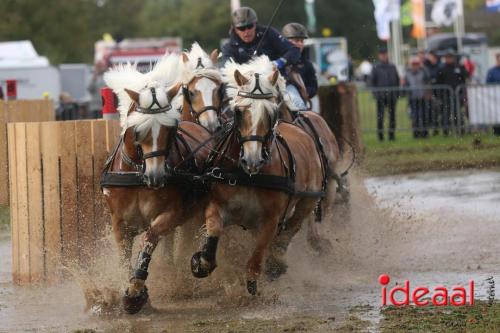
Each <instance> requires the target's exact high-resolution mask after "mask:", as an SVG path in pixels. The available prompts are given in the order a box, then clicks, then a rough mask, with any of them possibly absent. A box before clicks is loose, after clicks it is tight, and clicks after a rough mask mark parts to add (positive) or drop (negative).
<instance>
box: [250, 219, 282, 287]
mask: <svg viewBox="0 0 500 333" xmlns="http://www.w3.org/2000/svg"><path fill="white" fill-rule="evenodd" d="M266 215H267V214H266ZM279 218H280V216H279V215H275V216H272V218H266V219H265V220H264V222H263V223H262V224H261V226H260V232H259V234H258V236H257V245H256V247H255V250H254V251H253V254H252V256H251V257H250V260H248V263H247V290H248V292H249V293H250V294H251V295H256V294H257V279H258V278H259V276H260V273H261V271H262V260H263V258H264V255H265V253H266V252H267V250H268V249H269V246H270V244H271V242H272V241H273V239H274V238H275V237H276V231H277V230H278V222H279Z"/></svg>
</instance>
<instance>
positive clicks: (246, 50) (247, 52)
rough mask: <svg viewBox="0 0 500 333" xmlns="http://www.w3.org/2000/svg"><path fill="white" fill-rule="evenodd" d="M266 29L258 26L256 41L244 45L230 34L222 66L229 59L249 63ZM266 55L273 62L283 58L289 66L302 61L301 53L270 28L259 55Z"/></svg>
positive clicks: (233, 34) (224, 49)
mask: <svg viewBox="0 0 500 333" xmlns="http://www.w3.org/2000/svg"><path fill="white" fill-rule="evenodd" d="M265 30H266V27H264V26H261V25H257V31H256V36H255V39H254V40H253V41H252V42H251V43H248V44H247V43H244V42H243V41H242V40H241V39H240V38H239V37H238V35H236V33H235V32H234V31H232V30H231V32H230V34H229V37H230V38H229V42H228V43H226V44H225V45H224V46H223V47H222V60H221V66H224V64H225V63H226V61H228V60H229V58H233V59H234V61H236V62H237V63H239V64H242V63H246V62H248V61H249V60H250V59H251V58H252V57H253V54H254V52H255V49H256V48H257V44H259V41H260V40H261V39H262V37H263V36H264V31H265ZM262 54H265V55H267V56H268V57H269V59H271V60H276V59H278V58H283V59H285V60H286V62H287V64H296V63H297V62H298V61H299V60H300V51H299V49H297V48H296V47H294V46H293V45H292V44H291V43H290V42H289V41H288V40H287V39H286V38H284V37H283V36H281V34H280V33H279V32H278V30H276V29H274V28H269V31H268V32H267V33H266V35H265V36H264V40H263V42H262V44H261V46H260V49H259V51H258V52H257V55H262Z"/></svg>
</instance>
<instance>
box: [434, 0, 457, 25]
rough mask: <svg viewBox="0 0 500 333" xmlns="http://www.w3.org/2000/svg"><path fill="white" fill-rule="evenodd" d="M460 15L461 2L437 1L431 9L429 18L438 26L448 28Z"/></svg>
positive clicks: (452, 0)
mask: <svg viewBox="0 0 500 333" xmlns="http://www.w3.org/2000/svg"><path fill="white" fill-rule="evenodd" d="M460 15H463V6H462V1H461V0H437V1H436V2H435V3H434V6H433V7H432V13H431V18H432V21H433V22H434V23H435V24H437V25H438V26H446V27H448V26H450V25H452V24H453V23H454V22H455V20H456V19H457V17H458V16H460Z"/></svg>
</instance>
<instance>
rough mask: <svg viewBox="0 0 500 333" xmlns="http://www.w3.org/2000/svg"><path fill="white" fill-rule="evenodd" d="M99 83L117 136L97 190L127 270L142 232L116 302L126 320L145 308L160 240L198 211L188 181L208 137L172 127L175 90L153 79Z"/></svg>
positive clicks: (111, 75) (114, 78) (126, 76)
mask: <svg viewBox="0 0 500 333" xmlns="http://www.w3.org/2000/svg"><path fill="white" fill-rule="evenodd" d="M176 58H177V60H176ZM165 62H167V63H169V64H171V65H172V66H177V64H178V62H179V60H178V57H176V56H170V57H168V58H167V59H166V60H165ZM163 65H165V64H163ZM170 78H171V81H169V82H170V83H171V82H172V81H174V82H175V80H176V79H177V74H176V73H175V71H174V70H172V71H171V75H170ZM105 80H106V83H107V84H108V86H110V87H111V88H113V90H114V91H115V92H116V93H117V94H118V96H119V101H120V107H119V110H120V115H121V125H122V135H121V140H120V143H119V144H118V145H117V147H116V149H115V151H114V154H113V155H112V157H111V158H110V160H109V161H108V163H107V165H106V168H105V170H104V173H103V180H102V186H103V193H104V195H105V198H106V201H107V204H108V206H109V209H110V211H111V219H112V228H113V232H114V236H115V240H116V242H117V244H118V247H119V249H120V253H121V256H122V260H123V262H124V264H126V265H127V266H129V265H130V257H131V254H132V244H133V240H134V237H135V236H137V235H138V234H139V233H141V232H143V231H145V233H144V234H143V239H142V244H141V246H140V251H139V256H138V258H137V261H136V263H135V265H134V269H133V270H132V277H131V279H130V283H129V286H128V288H127V290H126V292H125V296H124V298H123V305H124V308H125V310H126V311H127V312H128V313H131V314H132V313H136V312H138V311H139V310H140V309H141V308H142V306H143V305H144V304H145V303H146V302H147V299H148V292H147V288H146V286H145V281H146V278H147V276H148V266H149V262H150V260H151V255H152V253H153V251H154V249H155V247H156V245H157V244H158V241H159V239H160V237H162V236H165V235H168V234H169V233H171V232H172V231H173V230H174V228H175V227H176V226H178V225H180V224H181V223H183V222H184V221H186V220H188V219H190V218H191V217H192V216H193V215H194V214H196V213H197V209H198V210H199V209H201V207H202V206H200V205H199V204H198V203H196V204H195V202H194V200H193V193H194V192H193V191H192V190H191V189H192V188H193V184H192V182H191V180H192V174H197V173H199V172H200V171H201V170H200V166H202V165H203V163H204V161H205V159H206V157H207V155H208V152H209V149H210V145H207V146H204V147H203V148H201V149H197V147H198V146H199V143H200V142H202V141H206V140H208V139H209V138H210V133H209V132H208V131H207V130H206V129H204V128H203V127H201V126H200V125H198V124H195V123H192V122H181V123H179V118H180V115H179V113H178V112H177V111H175V110H173V109H172V106H171V100H172V98H173V96H174V95H175V94H177V92H178V90H179V89H180V85H175V86H174V87H171V88H169V89H167V88H165V86H162V85H158V82H156V81H152V75H149V76H148V75H143V74H141V73H139V72H137V71H136V70H135V68H133V67H131V66H126V67H121V68H118V69H116V70H112V71H111V72H108V73H107V74H106V76H105ZM127 87H132V88H134V89H136V90H138V92H135V91H133V90H131V89H127ZM141 87H146V88H141ZM190 199H191V201H190Z"/></svg>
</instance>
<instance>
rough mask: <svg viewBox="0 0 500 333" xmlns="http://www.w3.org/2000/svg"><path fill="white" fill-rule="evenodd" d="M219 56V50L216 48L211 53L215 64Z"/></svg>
mask: <svg viewBox="0 0 500 333" xmlns="http://www.w3.org/2000/svg"><path fill="white" fill-rule="evenodd" d="M218 58H219V50H217V49H214V50H213V51H212V53H210V60H212V62H213V64H214V65H216V64H217V59H218Z"/></svg>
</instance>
